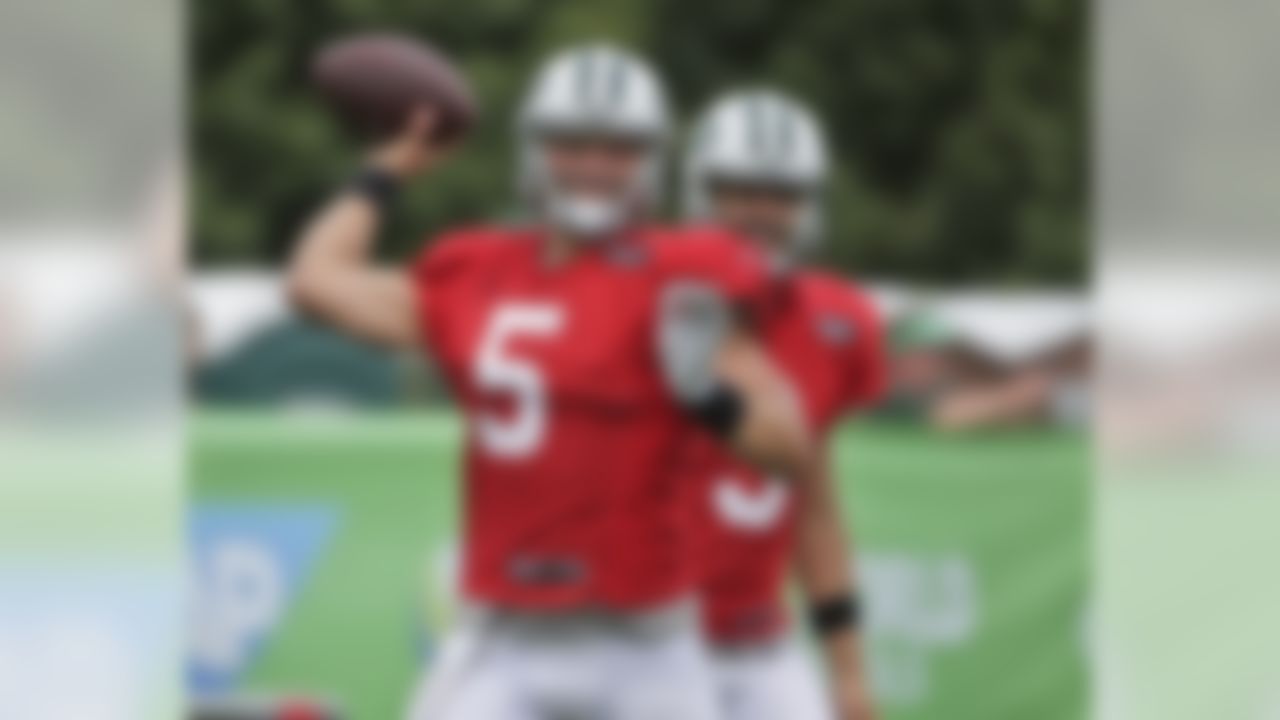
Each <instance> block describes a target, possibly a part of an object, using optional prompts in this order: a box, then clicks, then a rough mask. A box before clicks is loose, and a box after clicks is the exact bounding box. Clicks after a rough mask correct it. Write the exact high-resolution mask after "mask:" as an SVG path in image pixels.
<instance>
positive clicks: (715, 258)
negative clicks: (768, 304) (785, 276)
mask: <svg viewBox="0 0 1280 720" xmlns="http://www.w3.org/2000/svg"><path fill="white" fill-rule="evenodd" d="M663 249H664V252H663V259H664V272H665V275H666V276H667V277H668V278H670V279H685V280H696V281H700V282H705V283H707V284H709V285H711V286H713V287H715V288H716V289H718V290H719V291H720V292H722V293H724V295H725V297H726V298H728V299H729V300H730V301H731V302H733V303H735V304H738V305H741V306H744V307H750V306H751V305H752V304H753V303H754V302H756V301H757V300H758V299H759V298H760V297H761V296H762V295H763V293H764V291H765V289H766V287H767V285H768V280H769V272H768V266H767V264H766V262H765V259H764V256H763V255H762V254H761V253H760V252H759V250H757V249H756V248H755V247H754V246H753V245H751V243H749V242H747V241H746V240H744V239H742V238H739V237H738V236H736V235H734V234H733V233H731V232H729V231H727V230H722V229H719V228H715V227H691V228H682V229H680V230H679V231H677V232H676V233H675V234H674V235H673V236H672V237H671V238H670V239H669V240H667V241H666V242H665V243H664V244H663Z"/></svg>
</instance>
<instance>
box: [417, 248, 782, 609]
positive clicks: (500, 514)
mask: <svg viewBox="0 0 1280 720" xmlns="http://www.w3.org/2000/svg"><path fill="white" fill-rule="evenodd" d="M543 241H544V237H543V236H542V235H541V233H539V232H538V231H534V230H529V229H513V228H504V227H481V228H477V229H470V230H465V231H461V232H455V233H451V234H449V235H448V236H447V237H444V238H441V239H439V240H438V241H436V242H434V243H432V244H431V245H430V246H429V247H428V248H427V249H426V250H425V251H424V252H423V254H422V256H421V257H420V258H419V260H418V261H417V262H416V263H415V266H414V272H413V276H414V283H415V286H416V287H417V288H418V294H419V298H420V317H421V323H422V330H423V336H424V338H425V341H426V343H427V346H428V349H429V351H430V352H431V354H432V355H433V356H434V359H435V360H436V362H437V364H438V365H439V366H440V368H441V370H442V372H443V374H444V376H445V377H446V379H447V381H448V383H449V385H450V387H451V389H452V392H453V395H454V398H455V400H456V402H457V403H458V404H459V405H460V406H461V409H462V411H463V412H464V414H465V415H466V418H467V424H468V429H467V439H466V449H465V493H464V494H465V500H464V523H465V527H464V531H463V573H462V574H463V577H462V581H463V587H464V592H465V593H466V595H467V596H468V597H469V598H471V599H473V600H478V601H482V602H489V603H495V604H501V605H507V606H514V607H522V608H565V607H577V606H584V605H589V604H593V605H602V606H606V607H613V608H620V609H628V608H643V607H646V606H651V605H654V604H656V603H660V602H663V601H666V600H669V599H671V598H674V597H676V596H679V595H681V594H687V593H692V592H693V591H694V590H695V589H696V581H697V574H696V559H695V551H694V548H695V543H696V541H697V539H698V536H697V526H696V524H695V518H694V517H693V513H692V512H691V508H690V507H689V504H688V495H687V492H686V491H684V490H682V489H681V480H682V479H683V478H681V477H679V476H677V474H676V473H675V472H673V469H674V468H676V467H680V466H682V465H684V464H687V462H688V457H689V453H690V450H691V446H693V445H694V444H696V442H697V435H698V434H697V432H696V428H695V427H694V426H692V425H691V423H690V421H689V420H687V419H686V418H685V416H684V415H683V414H682V413H681V412H680V410H679V408H678V407H677V405H676V403H675V401H674V400H673V399H672V398H671V397H670V394H669V392H668V391H667V388H666V386H665V383H664V381H663V379H662V374H661V370H660V363H659V360H658V355H657V348H656V344H657V342H656V335H657V333H656V332H655V322H656V319H657V310H658V308H659V293H660V292H661V290H662V288H663V287H665V286H666V285H668V284H669V283H671V282H674V281H678V280H697V281H700V282H704V283H710V284H712V285H713V286H715V287H718V288H720V289H721V291H722V292H724V293H725V294H726V295H727V296H728V297H730V298H731V299H734V300H735V301H742V302H747V301H749V300H750V298H751V297H752V296H754V295H758V294H759V293H760V292H761V290H762V289H763V288H764V287H765V286H766V282H767V281H766V273H765V270H764V264H763V262H762V261H761V260H760V259H759V257H758V256H757V254H756V253H755V252H754V251H749V250H748V251H745V252H744V246H743V244H742V243H741V242H740V241H738V240H736V239H735V238H733V237H730V236H727V235H725V234H724V233H723V232H721V231H718V230H712V229H699V228H680V229H674V228H647V229H640V230H636V231H634V232H633V233H631V234H630V235H629V236H628V237H626V238H622V239H619V240H617V241H614V242H610V243H604V244H601V245H599V246H591V247H587V248H584V249H582V250H581V251H580V252H579V253H578V254H577V255H576V256H575V257H574V258H573V259H571V260H569V261H568V262H565V263H560V264H556V265H551V264H548V263H547V262H545V256H544V252H543V250H544V248H543Z"/></svg>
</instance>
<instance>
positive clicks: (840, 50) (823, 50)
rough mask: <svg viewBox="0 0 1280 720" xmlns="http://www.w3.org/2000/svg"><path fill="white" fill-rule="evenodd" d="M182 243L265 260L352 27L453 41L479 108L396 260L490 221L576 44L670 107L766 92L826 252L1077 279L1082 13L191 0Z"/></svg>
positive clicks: (879, 4)
mask: <svg viewBox="0 0 1280 720" xmlns="http://www.w3.org/2000/svg"><path fill="white" fill-rule="evenodd" d="M192 9H193V17H192V22H193V29H192V32H193V33H194V36H195V43H194V47H195V58H194V69H193V73H194V82H193V87H192V93H193V102H192V108H193V113H194V116H193V118H192V128H193V130H192V131H193V133H194V136H193V140H194V148H195V154H196V157H195V162H194V171H193V172H194V173H195V177H194V188H195V198H196V213H195V231H196V239H197V245H196V258H197V260H198V261H199V262H200V263H202V264H204V265H210V264H220V263H233V262H246V261H248V262H258V261H271V260H274V259H278V258H279V257H280V256H281V254H282V253H283V251H284V250H285V249H287V246H288V243H289V240H290V238H291V237H292V236H293V235H294V234H295V233H296V231H297V226H298V224H299V222H300V221H301V219H302V217H303V216H304V214H305V213H306V212H307V210H308V209H309V208H310V207H312V206H314V204H315V203H317V202H318V201H319V200H321V199H322V198H323V197H324V195H325V194H326V193H327V192H329V191H330V189H331V188H332V187H333V185H334V184H335V183H336V182H338V181H339V180H340V179H341V178H343V177H344V176H345V174H346V173H347V172H348V170H349V168H350V166H351V162H352V157H353V155H354V152H355V148H354V147H352V146H351V144H350V143H349V142H348V141H347V140H346V139H344V138H343V137H342V136H341V134H340V132H339V131H338V129H337V128H336V127H335V126H334V125H333V124H332V123H331V121H330V118H329V117H328V116H327V115H326V114H325V113H324V112H323V111H322V109H321V107H320V105H319V104H318V103H317V102H316V98H315V97H314V96H313V94H312V92H311V90H310V88H309V87H308V84H307V64H308V59H309V57H310V55H311V54H312V52H313V51H314V50H315V49H316V48H317V47H318V46H319V45H321V44H322V43H323V42H325V41H326V40H328V39H331V38H334V37H337V36H340V35H342V34H344V33H348V32H352V31H356V30H363V29H395V30H398V31H402V32H408V33H413V34H417V35H420V36H422V37H424V38H427V39H429V40H431V41H432V42H435V43H437V44H438V45H440V46H441V47H442V48H444V49H445V50H446V51H447V52H449V53H450V54H451V55H452V56H453V57H454V58H455V59H456V60H457V62H458V63H459V64H460V65H461V66H462V68H463V69H464V70H465V73H466V75H467V77H468V78H469V79H470V80H471V82H472V83H473V84H474V86H475V89H476V90H477V93H478V95H479V97H480V98H481V103H482V107H483V110H484V118H483V122H482V124H481V126H480V128H479V129H478V131H477V132H476V133H475V134H474V135H473V136H472V138H471V140H470V141H469V142H468V143H467V145H466V147H465V148H464V149H463V150H462V151H461V152H460V153H459V154H458V155H457V156H456V157H455V159H454V161H453V162H451V163H450V164H449V165H448V167H447V168H445V169H444V170H442V171H441V172H440V173H439V174H438V175H437V176H435V177H434V178H433V179H431V180H430V181H429V182H426V183H422V184H421V185H420V186H419V187H416V188H415V189H414V191H413V193H412V195H411V196H410V197H409V198H408V201H407V202H406V203H405V207H404V209H403V210H404V211H403V213H402V214H401V217H399V218H398V220H397V222H396V225H395V227H393V228H392V230H391V232H390V233H389V237H388V241H389V249H388V252H389V253H390V254H391V255H392V256H395V257H402V256H404V255H406V254H408V253H411V252H412V251H413V250H414V249H416V247H418V246H419V245H420V243H421V242H422V241H423V239H424V237H425V236H426V235H429V234H430V233H431V232H432V231H434V230H436V229H439V228H442V227H446V226H448V225H450V224H453V223H455V222H459V221H475V220H479V219H484V218H490V217H493V216H495V215H500V214H503V213H504V212H505V211H507V210H508V209H509V205H510V200H511V196H512V192H511V185H512V168H511V158H512V153H511V144H510V140H511V138H510V129H511V128H510V126H511V118H512V111H513V107H514V105H515V103H516V102H517V101H518V99H519V96H520V92H521V90H522V87H523V85H524V83H525V81H526V79H527V78H528V76H529V75H530V73H531V72H532V71H533V69H534V68H535V67H536V66H537V63H538V62H539V60H540V59H542V58H544V57H545V56H547V55H548V54H550V53H551V52H554V51H555V50H557V49H560V48H562V47H564V46H565V45H568V44H571V43H574V42H578V41H584V40H595V39H609V40H614V41H618V42H621V43H623V44H625V45H627V46H630V47H632V48H634V49H636V50H639V51H641V52H643V53H644V54H645V55H646V56H648V57H649V58H650V59H652V60H653V61H654V62H655V63H656V64H657V65H658V66H659V67H660V69H661V71H662V72H663V74H664V76H665V78H666V80H667V81H668V83H669V85H670V90H671V93H672V95H673V97H674V98H675V100H676V103H677V106H678V107H679V109H680V111H681V113H682V117H684V118H687V117H688V114H689V113H691V112H695V111H696V110H697V109H698V108H699V107H700V106H701V105H702V104H703V103H704V102H706V101H707V100H708V99H710V98H711V97H713V96H714V95H715V94H716V93H718V92H720V91H722V90H725V89H727V88H732V87H738V86H742V85H747V84H758V83H776V84H778V85H781V86H783V87H785V88H787V89H788V90H790V91H791V92H792V93H794V94H796V95H798V96H799V97H801V98H802V99H804V100H806V101H808V102H810V103H812V104H813V105H814V106H815V108H816V109H817V110H818V112H819V113H821V115H822V116H823V117H824V118H825V120H826V123H827V126H828V131H829V133H830V134H831V136H832V140H833V145H834V147H835V148H836V151H837V153H838V158H837V162H836V163H835V164H836V174H835V178H834V182H833V184H832V188H831V193H830V197H829V201H828V202H829V204H828V208H829V212H830V215H831V218H830V230H831V232H830V234H829V237H828V239H827V244H826V246H825V250H824V253H825V254H826V256H827V257H826V258H825V259H826V260H828V261H830V262H833V263H834V264H836V265H838V266H839V267H840V268H842V269H844V270H847V271H849V272H854V273H857V274H860V275H871V276H876V277H892V278H898V279H905V280H913V281H918V282H926V283H934V284H957V283H976V282H983V283H992V284H998V285H1022V284H1053V285H1075V284H1079V283H1082V282H1084V280H1085V279H1086V275H1087V267H1088V245H1087V239H1086V228H1087V204H1086V198H1087V193H1086V174H1087V167H1086V160H1085V158H1086V156H1087V129H1086V128H1087V126H1086V117H1087V108H1086V97H1087V93H1086V77H1087V67H1086V63H1085V57H1086V53H1087V38H1086V28H1087V7H1086V6H1085V5H1084V3H1083V2H1082V0H983V1H982V2H964V1H963V0H803V1H801V0H265V1H264V0H205V1H204V2H199V3H194V4H193V5H192Z"/></svg>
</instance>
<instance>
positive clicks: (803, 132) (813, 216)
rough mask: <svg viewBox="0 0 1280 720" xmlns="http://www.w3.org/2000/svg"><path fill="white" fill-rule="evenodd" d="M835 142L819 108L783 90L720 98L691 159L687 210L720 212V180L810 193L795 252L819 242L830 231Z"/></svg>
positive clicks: (698, 128)
mask: <svg viewBox="0 0 1280 720" xmlns="http://www.w3.org/2000/svg"><path fill="white" fill-rule="evenodd" d="M827 162H828V161H827V143H826V138H825V137H824V136H823V132H822V128H821V126H820V125H819V124H818V121H817V120H816V119H815V118H814V116H813V114H812V113H811V112H809V111H808V110H807V109H805V108H804V107H803V106H802V105H801V104H800V103H798V102H796V101H795V100H792V99H791V98H789V97H787V96H785V95H782V94H780V93H777V92H773V91H769V90H753V91H747V92H739V93H734V94H731V95H728V96H725V97H724V98H721V99H720V100H719V101H717V102H716V103H715V104H714V105H712V106H711V108H710V109H709V110H708V111H707V112H706V114H705V115H703V117H702V118H701V120H700V121H699V122H698V123H697V124H696V125H695V127H694V130H693V134H692V136H691V140H690V143H689V147H688V150H687V155H686V159H685V177H684V183H685V186H684V211H685V213H686V215H687V216H688V217H690V218H694V219H701V220H708V219H712V218H711V215H712V206H711V193H710V190H711V187H712V185H713V184H714V183H715V182H716V181H717V180H723V181H731V182H742V183H762V184H770V185H776V186H781V187H787V188H792V189H796V190H800V191H802V192H804V194H805V196H806V198H807V200H806V201H805V205H804V208H803V210H802V211H801V213H800V217H799V218H798V219H797V221H796V223H795V227H794V228H793V229H792V232H791V242H790V243H789V251H790V252H793V253H794V252H797V251H803V250H807V249H809V248H811V247H812V246H813V245H815V244H816V243H817V241H818V239H819V237H820V236H821V233H822V190H823V186H824V184H825V183H826V180H827Z"/></svg>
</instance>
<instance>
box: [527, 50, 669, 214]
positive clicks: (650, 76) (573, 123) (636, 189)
mask: <svg viewBox="0 0 1280 720" xmlns="http://www.w3.org/2000/svg"><path fill="white" fill-rule="evenodd" d="M668 124H669V121H668V117H667V102H666V96H665V94H664V91H663V88H662V85H661V83H660V82H659V80H658V77H657V75H656V73H654V71H653V70H652V69H651V68H650V67H649V65H648V64H646V63H645V62H644V61H642V60H641V59H639V58H638V57H636V56H634V55H632V54H630V53H628V52H626V51H624V50H620V49H618V48H614V47H611V46H608V45H589V46H585V47H579V48H573V49H570V50H566V51H564V52H562V53H560V54H558V55H556V56H555V57H553V58H551V60H549V61H548V62H547V63H546V64H545V65H544V66H543V67H542V69H541V71H539V73H538V75H537V77H536V78H535V79H534V81H533V86H532V88H531V89H530V90H529V93H528V94H527V95H526V96H525V99H524V104H523V105H522V107H521V110H520V115H519V120H518V125H517V135H518V140H519V147H520V171H519V173H520V174H519V183H520V193H521V196H522V197H523V198H524V199H525V201H526V202H528V203H529V204H530V206H531V207H532V208H534V209H536V210H537V211H539V212H540V213H541V214H543V215H544V216H545V217H547V219H549V220H550V221H551V222H552V223H553V224H556V225H559V226H561V227H564V228H565V229H567V230H569V231H571V232H573V233H574V234H575V235H578V236H581V237H586V238H599V237H603V236H606V235H608V234H609V233H610V232H613V231H615V230H617V229H619V228H620V227H622V226H623V225H625V224H626V223H627V222H629V221H630V220H632V219H634V218H635V217H636V216H637V215H639V214H642V213H644V212H646V211H647V210H648V209H649V208H650V207H651V206H652V205H653V204H654V203H655V202H656V200H657V197H658V188H659V183H660V181H661V174H662V156H663V153H664V150H665V144H666V138H667V132H668ZM575 132H581V133H591V134H605V135H617V136H622V137H626V138H633V139H637V140H640V141H642V142H643V143H644V144H645V146H646V147H647V148H648V149H649V156H648V158H647V159H646V161H645V162H644V164H643V166H642V167H641V169H640V170H639V172H638V173H637V177H636V178H634V180H633V182H632V186H631V189H630V192H629V193H628V195H627V197H625V198H622V199H619V200H602V199H599V198H586V197H580V196H575V195H574V194H572V193H568V192H565V191H563V190H560V189H559V188H556V187H555V183H554V182H553V180H552V179H551V178H550V177H549V176H548V172H547V170H546V162H545V159H544V155H543V146H542V142H541V140H542V138H543V137H545V136H546V135H548V134H552V133H557V134H564V133H575Z"/></svg>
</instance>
